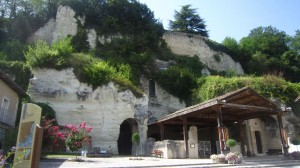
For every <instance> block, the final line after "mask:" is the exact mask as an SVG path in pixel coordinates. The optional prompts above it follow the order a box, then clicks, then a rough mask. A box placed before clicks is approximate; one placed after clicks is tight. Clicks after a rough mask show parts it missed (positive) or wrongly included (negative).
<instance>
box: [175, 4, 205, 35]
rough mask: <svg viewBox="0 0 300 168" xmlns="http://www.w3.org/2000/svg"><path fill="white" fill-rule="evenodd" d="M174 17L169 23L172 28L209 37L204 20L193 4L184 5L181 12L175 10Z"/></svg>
mask: <svg viewBox="0 0 300 168" xmlns="http://www.w3.org/2000/svg"><path fill="white" fill-rule="evenodd" d="M174 19H175V20H174V21H172V20H170V23H169V26H170V29H171V30H173V31H179V32H184V33H191V34H198V35H202V36H204V37H208V31H207V30H206V25H205V22H204V20H203V19H202V18H201V17H200V16H199V14H198V13H197V9H194V8H191V5H185V6H182V8H181V10H180V11H179V12H178V11H176V10H175V14H174Z"/></svg>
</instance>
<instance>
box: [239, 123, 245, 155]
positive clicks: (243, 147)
mask: <svg viewBox="0 0 300 168" xmlns="http://www.w3.org/2000/svg"><path fill="white" fill-rule="evenodd" d="M238 123H239V129H240V141H241V152H242V155H243V156H246V153H245V142H244V125H243V123H244V120H239V122H238Z"/></svg>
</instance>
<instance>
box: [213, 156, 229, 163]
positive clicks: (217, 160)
mask: <svg viewBox="0 0 300 168" xmlns="http://www.w3.org/2000/svg"><path fill="white" fill-rule="evenodd" d="M210 159H211V160H212V161H213V163H221V164H222V163H227V161H226V160H225V155H224V154H218V155H216V154H213V155H211V156H210Z"/></svg>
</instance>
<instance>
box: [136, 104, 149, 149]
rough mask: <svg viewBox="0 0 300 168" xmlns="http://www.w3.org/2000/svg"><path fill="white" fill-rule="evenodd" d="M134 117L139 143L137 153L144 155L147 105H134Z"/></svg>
mask: <svg viewBox="0 0 300 168" xmlns="http://www.w3.org/2000/svg"><path fill="white" fill-rule="evenodd" d="M134 110H135V113H134V118H135V120H136V121H137V123H138V129H139V135H140V145H139V149H140V150H139V152H138V153H139V154H140V155H146V149H147V142H146V140H147V131H148V125H147V122H148V115H149V114H148V106H147V105H142V104H137V105H135V106H134Z"/></svg>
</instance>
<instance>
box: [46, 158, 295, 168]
mask: <svg viewBox="0 0 300 168" xmlns="http://www.w3.org/2000/svg"><path fill="white" fill-rule="evenodd" d="M142 159H143V160H130V157H121V156H117V157H110V158H83V160H84V161H83V162H72V161H68V160H66V159H42V160H41V162H40V167H41V168H58V167H59V168H97V167H107V168H109V167H133V168H138V167H153V168H158V167H163V168H169V167H181V168H191V167H239V168H249V167H272V168H279V167H292V168H297V167H298V168H300V161H299V160H288V159H284V158H283V157H282V156H265V157H248V158H244V162H243V163H242V164H240V165H231V164H214V163H212V161H211V160H210V159H163V158H154V157H142Z"/></svg>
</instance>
